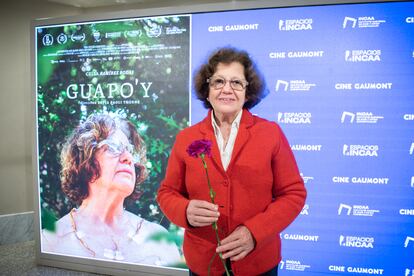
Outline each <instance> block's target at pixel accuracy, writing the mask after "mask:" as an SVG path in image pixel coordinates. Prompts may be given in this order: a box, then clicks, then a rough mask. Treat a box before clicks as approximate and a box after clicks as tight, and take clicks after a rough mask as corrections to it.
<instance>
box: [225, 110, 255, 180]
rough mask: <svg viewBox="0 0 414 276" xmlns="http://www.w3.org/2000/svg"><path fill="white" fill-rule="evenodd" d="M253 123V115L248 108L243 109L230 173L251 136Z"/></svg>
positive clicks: (228, 169)
mask: <svg viewBox="0 0 414 276" xmlns="http://www.w3.org/2000/svg"><path fill="white" fill-rule="evenodd" d="M252 125H253V116H252V114H251V113H250V112H249V111H248V110H247V109H244V110H243V114H242V118H241V120H240V125H239V130H238V132H237V137H236V142H235V144H234V148H233V153H232V155H231V160H230V164H229V166H228V168H227V173H230V172H231V170H232V168H233V164H234V163H235V162H236V160H237V158H239V155H240V152H241V150H242V149H243V147H244V145H245V144H246V143H247V141H248V140H249V138H250V132H249V128H250V127H251V126H252Z"/></svg>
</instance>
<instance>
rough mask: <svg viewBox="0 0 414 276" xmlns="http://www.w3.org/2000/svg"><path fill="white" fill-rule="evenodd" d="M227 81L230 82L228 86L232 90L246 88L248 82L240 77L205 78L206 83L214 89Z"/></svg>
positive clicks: (219, 87) (222, 85)
mask: <svg viewBox="0 0 414 276" xmlns="http://www.w3.org/2000/svg"><path fill="white" fill-rule="evenodd" d="M227 82H230V87H231V88H232V89H233V90H237V91H242V90H244V89H245V88H246V86H247V85H248V84H249V83H248V82H247V81H245V80H240V79H231V80H226V79H225V78H222V77H211V78H208V79H207V83H208V84H209V85H210V87H213V88H214V89H221V88H223V87H224V86H225V85H226V83H227Z"/></svg>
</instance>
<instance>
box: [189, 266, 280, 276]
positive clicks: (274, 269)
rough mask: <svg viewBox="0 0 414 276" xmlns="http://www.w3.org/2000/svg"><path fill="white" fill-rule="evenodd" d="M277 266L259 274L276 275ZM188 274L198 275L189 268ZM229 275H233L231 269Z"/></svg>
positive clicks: (265, 275)
mask: <svg viewBox="0 0 414 276" xmlns="http://www.w3.org/2000/svg"><path fill="white" fill-rule="evenodd" d="M227 267H229V266H227ZM277 268H278V265H276V266H275V267H274V268H272V269H271V270H269V271H267V272H265V273H262V274H260V276H277ZM189 275H190V276H198V275H197V274H195V273H194V272H192V271H191V270H189ZM230 275H232V276H233V275H234V274H233V272H232V271H230ZM223 276H226V273H224V274H223Z"/></svg>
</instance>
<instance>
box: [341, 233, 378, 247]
mask: <svg viewBox="0 0 414 276" xmlns="http://www.w3.org/2000/svg"><path fill="white" fill-rule="evenodd" d="M339 245H340V246H345V247H356V248H374V238H373V237H354V236H342V235H340V236H339Z"/></svg>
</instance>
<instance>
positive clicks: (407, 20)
mask: <svg viewBox="0 0 414 276" xmlns="http://www.w3.org/2000/svg"><path fill="white" fill-rule="evenodd" d="M405 22H407V23H408V24H413V23H414V17H407V18H406V19H405Z"/></svg>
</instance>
